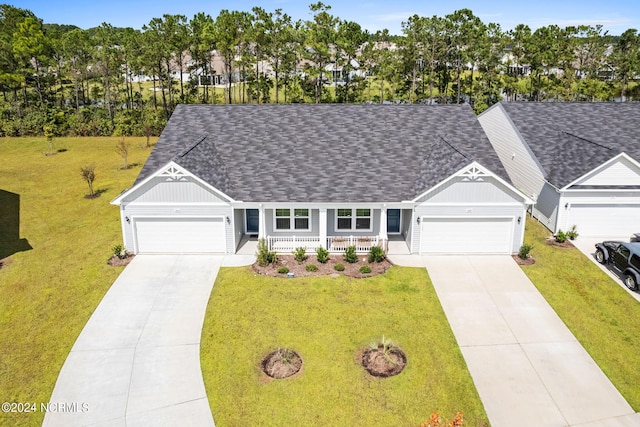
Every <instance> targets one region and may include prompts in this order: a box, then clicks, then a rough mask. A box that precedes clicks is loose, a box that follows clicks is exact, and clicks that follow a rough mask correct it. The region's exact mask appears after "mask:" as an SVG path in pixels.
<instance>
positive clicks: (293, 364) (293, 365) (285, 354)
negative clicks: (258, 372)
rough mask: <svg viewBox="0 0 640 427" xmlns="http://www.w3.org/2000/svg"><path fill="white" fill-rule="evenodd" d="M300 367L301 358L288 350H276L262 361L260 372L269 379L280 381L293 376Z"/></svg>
mask: <svg viewBox="0 0 640 427" xmlns="http://www.w3.org/2000/svg"><path fill="white" fill-rule="evenodd" d="M301 367H302V358H301V357H300V355H299V354H298V353H296V352H295V351H293V350H290V349H278V350H276V351H274V352H271V353H269V354H268V355H267V357H265V358H264V359H263V360H262V371H263V372H264V373H265V374H267V375H268V376H270V377H271V378H276V379H282V378H288V377H290V376H292V375H295V374H296V373H297V372H298V371H299V370H300V368H301Z"/></svg>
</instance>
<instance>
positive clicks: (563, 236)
mask: <svg viewBox="0 0 640 427" xmlns="http://www.w3.org/2000/svg"><path fill="white" fill-rule="evenodd" d="M566 241H567V233H565V232H564V231H562V230H558V232H557V233H556V242H558V243H564V242H566Z"/></svg>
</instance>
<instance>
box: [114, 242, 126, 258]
mask: <svg viewBox="0 0 640 427" xmlns="http://www.w3.org/2000/svg"><path fill="white" fill-rule="evenodd" d="M112 250H113V254H114V255H115V256H117V257H118V258H120V259H125V258H126V257H127V250H126V249H125V248H124V246H122V245H115V246H114V247H113V249H112Z"/></svg>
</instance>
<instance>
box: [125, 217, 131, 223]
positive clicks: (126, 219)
mask: <svg viewBox="0 0 640 427" xmlns="http://www.w3.org/2000/svg"><path fill="white" fill-rule="evenodd" d="M124 220H125V221H127V224H130V223H131V219H129V217H128V216H125V217H124Z"/></svg>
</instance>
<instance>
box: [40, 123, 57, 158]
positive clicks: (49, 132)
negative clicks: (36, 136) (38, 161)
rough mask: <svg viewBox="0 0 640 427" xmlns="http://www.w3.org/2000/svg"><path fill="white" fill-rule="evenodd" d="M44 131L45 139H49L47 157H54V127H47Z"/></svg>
mask: <svg viewBox="0 0 640 427" xmlns="http://www.w3.org/2000/svg"><path fill="white" fill-rule="evenodd" d="M42 131H43V133H44V137H45V138H46V139H47V144H48V145H49V153H48V154H47V155H49V156H51V155H53V137H54V134H53V126H51V125H45V126H44V127H43V128H42Z"/></svg>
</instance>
